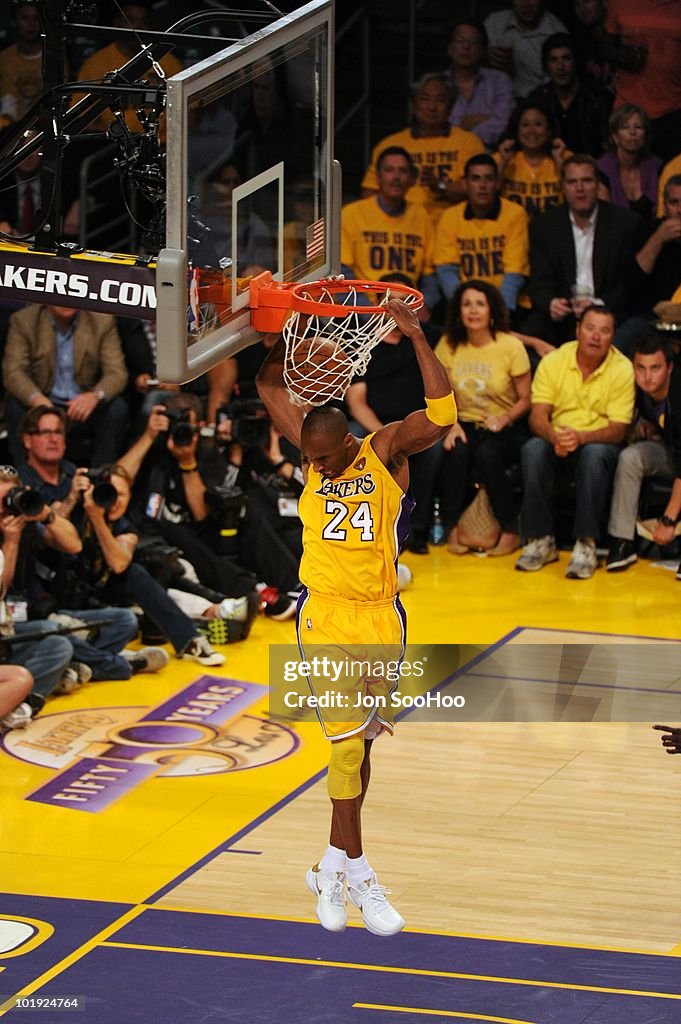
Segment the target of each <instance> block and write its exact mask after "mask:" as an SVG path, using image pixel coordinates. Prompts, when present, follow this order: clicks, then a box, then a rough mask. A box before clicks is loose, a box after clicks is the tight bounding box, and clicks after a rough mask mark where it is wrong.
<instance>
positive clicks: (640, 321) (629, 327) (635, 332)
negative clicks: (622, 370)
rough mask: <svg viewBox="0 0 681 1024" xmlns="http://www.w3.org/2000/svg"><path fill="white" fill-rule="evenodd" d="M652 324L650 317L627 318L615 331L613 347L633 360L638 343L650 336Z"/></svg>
mask: <svg viewBox="0 0 681 1024" xmlns="http://www.w3.org/2000/svg"><path fill="white" fill-rule="evenodd" d="M651 323H652V320H651V319H650V317H648V316H630V317H627V319H626V320H624V321H623V322H622V323H621V324H620V325H619V327H618V328H617V330H616V331H615V337H614V338H613V342H612V343H613V345H614V346H615V348H618V349H619V350H620V352H622V353H623V354H624V355H625V356H627V357H628V358H629V359H631V355H632V352H633V351H634V345H635V344H636V342H637V341H639V340H640V339H641V338H645V337H646V335H647V334H650V325H651Z"/></svg>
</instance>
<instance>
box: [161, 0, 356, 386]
mask: <svg viewBox="0 0 681 1024" xmlns="http://www.w3.org/2000/svg"><path fill="white" fill-rule="evenodd" d="M332 63H333V0H313V2H312V3H308V4H307V5H305V6H304V7H302V8H300V9H299V10H298V11H295V12H294V13H292V14H288V15H285V16H284V17H282V18H280V19H278V20H277V21H275V22H273V23H272V24H271V25H269V26H267V27H266V28H263V29H260V30H258V31H257V32H255V33H254V34H253V35H251V36H249V37H247V38H246V39H243V40H240V41H239V42H238V43H236V44H233V45H231V46H229V47H228V48H227V49H225V50H222V51H221V52H220V53H218V54H216V55H215V56H212V57H210V58H209V59H206V60H204V61H202V62H201V63H199V64H195V65H194V66H193V67H191V68H189V69H188V70H186V71H183V72H181V73H180V74H178V75H176V76H174V77H173V78H171V79H169V80H168V91H167V219H166V247H165V248H164V249H162V250H161V252H160V254H159V259H158V263H157V271H156V283H157V297H158V309H157V336H158V339H159V345H158V375H159V377H160V378H161V379H162V380H167V381H175V382H181V381H186V380H189V379H191V378H193V377H196V376H197V375H198V374H199V373H203V372H205V371H206V370H208V369H210V367H212V366H214V365H215V364H216V363H218V362H220V361H221V360H222V359H224V358H225V357H226V356H228V355H232V354H234V352H237V351H239V349H241V348H244V347H245V346H246V345H248V344H252V343H253V342H254V341H256V340H257V339H258V337H259V335H258V334H257V333H256V332H254V331H253V329H252V328H251V327H250V315H249V309H248V284H249V281H250V280H251V279H252V278H253V277H254V276H255V275H257V274H258V273H261V272H262V271H263V270H269V271H271V273H272V276H273V277H274V279H275V280H277V281H309V280H313V279H317V278H320V277H323V276H325V275H328V274H329V273H336V272H338V269H339V265H340V258H339V257H340V251H339V245H340V242H339V221H340V196H341V189H340V171H339V168H338V166H337V165H336V164H334V161H333V107H332V98H333V88H332V82H333V66H332Z"/></svg>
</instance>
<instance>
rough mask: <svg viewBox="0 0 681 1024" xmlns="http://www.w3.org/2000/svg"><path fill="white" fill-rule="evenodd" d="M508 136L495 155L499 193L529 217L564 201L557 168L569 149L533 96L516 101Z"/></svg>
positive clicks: (559, 168)
mask: <svg viewBox="0 0 681 1024" xmlns="http://www.w3.org/2000/svg"><path fill="white" fill-rule="evenodd" d="M508 136H509V137H508V138H506V139H505V140H504V141H503V142H502V143H501V145H500V146H499V152H498V153H497V154H496V156H495V159H496V160H497V163H498V164H499V177H500V179H501V182H502V186H501V194H502V196H504V198H505V199H511V200H513V202H514V203H518V204H519V205H520V206H522V207H523V209H524V210H525V213H526V214H527V216H528V217H529V218H530V219H532V217H536V216H537V215H538V214H540V213H545V212H546V210H547V209H548V208H549V207H550V206H556V205H557V204H558V203H562V202H563V191H562V188H561V181H560V170H561V167H562V164H563V160H564V159H565V157H566V156H568V151H567V150H566V148H565V143H564V142H563V140H562V139H560V138H557V137H556V135H555V132H554V131H553V126H552V124H551V118H550V115H549V113H548V111H546V110H544V109H543V107H541V106H538V105H537V101H536V100H534V101H531V100H525V101H524V102H523V103H521V104H520V105H519V107H518V108H517V110H516V111H515V113H514V115H513V119H512V121H511V124H510V126H509V131H508Z"/></svg>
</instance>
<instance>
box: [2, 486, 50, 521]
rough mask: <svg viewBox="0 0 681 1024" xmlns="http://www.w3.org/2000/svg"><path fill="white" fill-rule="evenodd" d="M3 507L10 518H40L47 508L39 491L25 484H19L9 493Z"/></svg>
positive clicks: (4, 499)
mask: <svg viewBox="0 0 681 1024" xmlns="http://www.w3.org/2000/svg"><path fill="white" fill-rule="evenodd" d="M2 507H3V508H4V510H5V512H7V514H8V515H10V516H29V517H32V516H39V515H40V513H41V512H42V510H43V509H44V508H45V502H44V501H43V499H42V497H41V496H40V494H39V493H38V491H34V490H31V488H30V487H25V486H24V485H23V484H17V485H16V487H13V488H12V490H11V491H8V492H7V494H6V495H5V497H4V498H3V501H2Z"/></svg>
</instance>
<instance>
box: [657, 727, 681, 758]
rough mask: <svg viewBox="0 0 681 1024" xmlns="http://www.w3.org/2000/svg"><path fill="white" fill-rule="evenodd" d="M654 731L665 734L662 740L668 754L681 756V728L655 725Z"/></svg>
mask: <svg viewBox="0 0 681 1024" xmlns="http://www.w3.org/2000/svg"><path fill="white" fill-rule="evenodd" d="M653 729H657V730H658V731H659V732H663V733H665V735H664V736H662V737H661V739H662V746H663V747H666V750H667V753H668V754H681V726H673V725H654V726H653Z"/></svg>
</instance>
